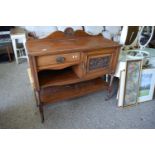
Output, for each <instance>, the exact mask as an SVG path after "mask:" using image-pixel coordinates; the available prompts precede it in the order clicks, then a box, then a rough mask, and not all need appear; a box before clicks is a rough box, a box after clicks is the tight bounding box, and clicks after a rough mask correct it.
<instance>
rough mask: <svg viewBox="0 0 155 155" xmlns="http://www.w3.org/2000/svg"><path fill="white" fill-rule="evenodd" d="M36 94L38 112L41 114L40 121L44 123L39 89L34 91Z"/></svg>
mask: <svg viewBox="0 0 155 155" xmlns="http://www.w3.org/2000/svg"><path fill="white" fill-rule="evenodd" d="M36 92H37V94H38V102H39V112H40V116H41V122H42V123H44V111H43V103H42V102H41V101H40V91H36Z"/></svg>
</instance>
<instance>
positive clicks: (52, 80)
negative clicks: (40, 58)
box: [38, 67, 80, 88]
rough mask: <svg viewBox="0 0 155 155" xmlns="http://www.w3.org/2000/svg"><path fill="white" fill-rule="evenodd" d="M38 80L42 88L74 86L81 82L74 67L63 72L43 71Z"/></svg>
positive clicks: (39, 73)
mask: <svg viewBox="0 0 155 155" xmlns="http://www.w3.org/2000/svg"><path fill="white" fill-rule="evenodd" d="M38 78H39V84H40V86H41V88H45V87H49V86H60V85H67V84H73V83H76V82H79V81H80V79H79V77H78V76H77V75H76V74H75V72H74V71H73V70H72V67H67V68H65V69H61V70H43V71H40V72H38Z"/></svg>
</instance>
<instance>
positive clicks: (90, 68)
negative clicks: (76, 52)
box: [86, 49, 116, 76]
mask: <svg viewBox="0 0 155 155" xmlns="http://www.w3.org/2000/svg"><path fill="white" fill-rule="evenodd" d="M115 57H116V50H115V49H104V50H99V51H92V52H89V53H88V54H87V56H86V75H87V76H95V75H97V76H98V75H104V74H109V73H111V72H112V71H113V70H114V68H115V66H114V64H115Z"/></svg>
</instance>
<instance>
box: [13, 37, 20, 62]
mask: <svg viewBox="0 0 155 155" xmlns="http://www.w3.org/2000/svg"><path fill="white" fill-rule="evenodd" d="M12 45H13V51H14V55H15V59H16V63H17V64H19V61H18V55H17V49H16V41H15V39H12Z"/></svg>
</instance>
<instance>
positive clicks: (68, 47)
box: [26, 36, 121, 56]
mask: <svg viewBox="0 0 155 155" xmlns="http://www.w3.org/2000/svg"><path fill="white" fill-rule="evenodd" d="M26 46H27V48H28V54H29V55H34V56H35V55H46V54H55V53H60V52H65V51H66V52H72V51H73V50H74V51H77V52H78V51H88V50H96V49H103V48H112V47H114V48H115V47H120V46H121V45H119V44H118V43H116V42H113V41H111V40H108V39H105V38H104V37H103V36H85V37H75V38H65V39H49V38H47V39H37V40H30V41H28V42H27V44H26Z"/></svg>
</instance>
